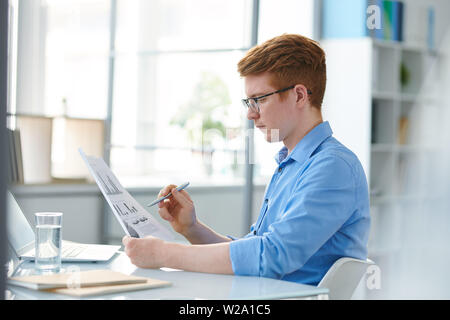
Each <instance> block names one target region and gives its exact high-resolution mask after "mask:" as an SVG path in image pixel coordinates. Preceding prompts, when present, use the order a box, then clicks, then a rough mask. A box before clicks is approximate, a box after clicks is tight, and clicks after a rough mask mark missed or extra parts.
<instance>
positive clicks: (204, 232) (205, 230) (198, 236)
mask: <svg viewBox="0 0 450 320" xmlns="http://www.w3.org/2000/svg"><path fill="white" fill-rule="evenodd" d="M183 236H184V237H185V238H186V239H187V240H188V241H189V242H190V243H192V244H212V243H221V242H230V241H231V239H230V238H228V237H225V236H222V235H220V234H218V233H217V232H215V231H214V230H212V229H211V228H209V227H208V226H206V225H205V224H203V223H201V222H200V221H197V223H196V224H195V226H194V227H193V228H192V229H191V230H189V232H187V233H185V234H183Z"/></svg>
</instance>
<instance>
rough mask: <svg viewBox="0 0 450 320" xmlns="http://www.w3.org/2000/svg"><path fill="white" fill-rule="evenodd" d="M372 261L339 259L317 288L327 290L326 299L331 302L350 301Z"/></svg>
mask: <svg viewBox="0 0 450 320" xmlns="http://www.w3.org/2000/svg"><path fill="white" fill-rule="evenodd" d="M372 264H375V263H374V262H373V261H372V260H370V259H367V260H359V259H355V258H348V257H344V258H340V259H338V260H337V261H336V262H335V263H334V264H333V265H332V266H331V268H330V269H329V270H328V271H327V273H326V274H325V276H324V277H323V278H322V280H321V281H320V283H319V284H318V287H320V288H328V290H329V293H328V298H329V299H331V300H347V299H350V298H351V297H352V295H353V292H354V291H355V289H356V287H357V286H358V284H359V282H360V281H361V278H362V277H363V276H364V274H365V273H366V271H367V267H368V266H369V265H372Z"/></svg>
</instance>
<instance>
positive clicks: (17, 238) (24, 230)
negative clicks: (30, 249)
mask: <svg viewBox="0 0 450 320" xmlns="http://www.w3.org/2000/svg"><path fill="white" fill-rule="evenodd" d="M6 204H7V207H6V208H7V210H6V211H7V224H8V241H9V243H10V244H11V246H12V247H13V249H14V250H15V251H16V253H19V252H20V250H21V249H23V248H25V247H26V246H29V245H30V244H32V243H34V231H33V229H32V228H31V226H30V224H29V223H28V220H27V218H26V217H25V215H24V214H23V212H22V210H21V209H20V207H19V204H18V203H17V201H16V199H15V198H14V196H13V195H12V193H11V192H9V190H8V191H7V194H6Z"/></svg>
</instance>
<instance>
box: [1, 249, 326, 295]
mask: <svg viewBox="0 0 450 320" xmlns="http://www.w3.org/2000/svg"><path fill="white" fill-rule="evenodd" d="M71 265H74V264H73V263H63V265H62V267H63V269H64V268H68V267H69V266H71ZM75 265H76V266H79V267H80V269H81V270H89V269H111V270H114V271H119V272H123V273H126V274H133V275H137V276H143V277H149V278H155V279H161V280H167V281H170V282H172V286H170V287H165V288H157V289H148V290H141V291H130V292H121V293H114V294H108V295H102V296H93V297H89V299H131V300H144V299H170V300H174V299H189V300H190V299H212V300H228V299H239V300H253V299H263V300H268V299H304V298H307V299H310V298H313V299H327V298H328V289H326V288H317V287H315V286H309V285H303V284H298V283H294V282H289V281H281V280H275V279H269V278H261V277H243V276H233V275H218V274H208V273H197V272H186V271H174V270H168V269H164V268H163V270H161V269H141V268H137V267H136V266H134V265H133V264H131V262H130V260H129V259H128V257H127V256H126V255H125V254H124V253H118V254H116V255H115V256H114V257H113V258H112V259H111V260H110V261H109V262H107V263H78V264H75ZM33 268H34V264H33V263H32V262H26V263H24V264H23V265H22V266H21V267H20V269H18V271H17V272H16V274H15V275H16V276H18V275H25V274H30V272H32V271H33ZM8 297H9V298H11V299H17V300H20V299H32V300H34V299H39V300H46V299H52V300H54V299H78V298H75V297H71V296H67V295H60V294H52V293H48V292H41V291H35V290H30V289H26V288H20V287H17V286H11V285H8V287H7V298H8ZM86 299H87V298H86Z"/></svg>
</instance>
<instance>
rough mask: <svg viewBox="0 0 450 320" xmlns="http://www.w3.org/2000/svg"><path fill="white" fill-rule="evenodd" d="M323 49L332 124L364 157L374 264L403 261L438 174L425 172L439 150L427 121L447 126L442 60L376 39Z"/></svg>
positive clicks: (330, 43)
mask: <svg viewBox="0 0 450 320" xmlns="http://www.w3.org/2000/svg"><path fill="white" fill-rule="evenodd" d="M321 44H322V46H323V48H324V50H325V52H326V55H327V68H328V81H327V89H326V94H325V100H324V107H323V113H324V118H325V120H329V121H330V123H331V126H332V128H333V131H334V135H335V137H336V138H337V139H339V140H340V141H341V142H342V143H344V144H345V145H346V146H348V147H349V148H350V149H351V150H353V151H354V152H355V153H356V155H357V156H358V157H359V159H360V161H361V163H362V165H363V167H364V169H365V172H366V175H367V179H368V182H369V187H370V196H371V197H370V198H371V217H372V227H371V235H370V238H369V256H371V257H375V258H376V257H378V256H386V255H392V254H395V253H396V252H397V251H398V250H399V249H400V248H401V247H402V245H403V244H402V232H403V230H406V229H405V228H406V227H405V221H407V220H408V219H410V218H411V217H407V216H405V215H406V214H407V213H408V211H410V210H409V209H411V208H415V209H416V208H417V206H420V205H423V203H424V201H426V200H427V197H429V196H425V194H429V193H425V192H424V191H426V190H425V188H426V186H423V185H420V184H423V181H424V180H426V179H422V178H423V177H424V176H425V175H427V170H430V169H429V168H430V167H432V166H430V165H424V164H429V163H430V161H432V160H433V159H432V158H433V150H437V149H436V146H434V145H433V142H432V141H433V139H431V138H432V137H433V136H434V134H433V133H432V132H430V133H429V134H427V132H426V131H424V130H422V128H420V124H421V123H423V121H422V120H423V118H424V117H430V119H431V120H432V119H434V118H435V119H436V120H438V119H439V108H441V107H442V106H440V105H439V100H438V96H437V95H436V89H435V83H436V80H437V77H438V72H437V71H438V70H439V68H436V65H438V64H439V59H440V55H439V53H438V52H436V51H433V50H429V49H428V48H426V47H418V46H413V45H408V44H405V43H401V42H392V41H382V40H376V39H372V38H368V37H367V38H357V39H327V40H323V41H321ZM434 64H436V65H434ZM432 90H433V91H432ZM349 124H351V125H349Z"/></svg>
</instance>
